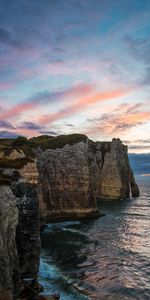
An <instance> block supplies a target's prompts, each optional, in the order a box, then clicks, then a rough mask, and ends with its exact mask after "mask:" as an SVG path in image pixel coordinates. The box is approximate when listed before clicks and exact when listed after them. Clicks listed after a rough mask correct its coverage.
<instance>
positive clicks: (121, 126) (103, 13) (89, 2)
mask: <svg viewBox="0 0 150 300" xmlns="http://www.w3.org/2000/svg"><path fill="white" fill-rule="evenodd" d="M149 21H150V1H149V0H143V1H141V0H132V1H131V0H94V1H93V0H36V1H35V0H0V70H1V72H0V137H12V136H16V135H24V136H27V137H31V136H36V135H41V134H50V135H57V134H64V133H66V134H68V133H73V132H79V133H85V134H86V135H88V136H89V137H90V138H92V139H94V140H111V139H112V138H113V137H119V138H121V139H122V140H123V141H124V142H125V143H127V144H128V145H129V151H130V152H150V135H149V132H150V86H149V83H150V38H149V37H150V22H149Z"/></svg>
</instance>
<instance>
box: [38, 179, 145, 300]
mask: <svg viewBox="0 0 150 300" xmlns="http://www.w3.org/2000/svg"><path fill="white" fill-rule="evenodd" d="M141 190H142V192H141V195H142V196H141V197H140V198H138V199H134V200H131V199H128V200H122V201H118V202H114V201H113V202H101V203H100V209H101V211H102V212H103V213H104V214H105V216H104V217H102V218H99V219H97V220H92V221H86V222H62V223H58V224H53V225H49V227H48V228H47V229H46V230H45V231H44V233H43V235H42V248H43V253H42V257H43V261H42V266H41V280H43V279H44V278H45V280H46V289H47V290H51V291H55V292H56V291H57V292H60V293H61V295H62V298H61V299H62V300H64V299H71V300H72V299H76V300H77V299H83V298H82V297H83V295H84V296H87V297H88V299H113V300H116V299H119V300H120V299H132V300H134V299H141V300H144V299H150V283H149V282H150V280H149V275H150V238H149V228H150V196H149V195H150V189H149V186H146V185H143V184H142V186H141ZM43 263H45V264H47V265H43ZM42 268H43V269H42ZM42 272H43V273H42ZM46 272H49V273H50V274H49V273H46ZM44 276H45V277H44Z"/></svg>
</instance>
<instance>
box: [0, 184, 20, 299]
mask: <svg viewBox="0 0 150 300" xmlns="http://www.w3.org/2000/svg"><path fill="white" fill-rule="evenodd" d="M17 224H18V209H17V199H16V197H15V196H14V195H13V193H12V191H11V189H10V187H8V186H0V299H8V300H10V299H12V297H13V293H15V292H16V291H17V290H18V289H19V285H20V273H19V262H18V252H17V247H16V242H15V239H16V226H17Z"/></svg>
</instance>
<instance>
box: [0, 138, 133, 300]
mask: <svg viewBox="0 0 150 300" xmlns="http://www.w3.org/2000/svg"><path fill="white" fill-rule="evenodd" d="M131 194H132V196H138V195H139V189H138V186H137V184H136V182H135V179H134V175H133V172H132V170H131V167H130V164H129V160H128V154H127V147H126V146H124V145H123V144H122V142H121V141H120V140H119V139H113V140H112V142H93V141H91V140H89V139H88V138H87V137H86V136H84V135H78V134H75V135H69V136H59V137H56V138H54V137H49V136H42V137H37V138H33V139H31V140H27V139H25V138H18V139H16V140H15V141H14V142H13V143H12V142H10V141H5V143H4V144H2V145H0V261H1V263H0V299H6V300H10V299H12V295H13V294H15V293H17V290H18V288H19V284H20V280H21V278H25V277H33V276H34V275H36V274H37V272H38V266H39V256H40V238H39V211H40V218H41V219H43V220H44V221H52V220H58V219H59V220H62V219H68V218H86V217H93V216H94V217H95V216H97V215H98V214H99V212H98V210H97V200H98V199H106V200H108V199H114V200H117V199H120V198H126V197H130V195H131Z"/></svg>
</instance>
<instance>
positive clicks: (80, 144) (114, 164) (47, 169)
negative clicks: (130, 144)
mask: <svg viewBox="0 0 150 300" xmlns="http://www.w3.org/2000/svg"><path fill="white" fill-rule="evenodd" d="M35 141H36V139H35ZM35 153H36V158H37V169H38V173H39V186H38V196H39V203H40V210H41V215H42V216H43V218H46V219H47V220H52V219H56V218H58V219H60V218H68V217H70V218H73V217H74V218H75V217H87V216H94V215H96V214H97V213H98V212H97V204H96V203H97V199H105V200H109V199H116V200H117V199H120V198H126V197H130V196H131V195H132V196H138V194H139V190H138V187H137V185H136V183H135V180H134V175H133V172H132V170H131V167H130V164H129V160H128V154H127V147H126V146H125V145H123V144H122V142H121V141H120V140H119V139H113V140H112V142H93V141H91V140H89V139H88V138H87V137H86V136H82V135H71V136H61V137H57V138H50V139H49V140H48V141H47V142H45V143H42V145H40V144H39V148H38V149H37V150H36V151H35Z"/></svg>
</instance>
